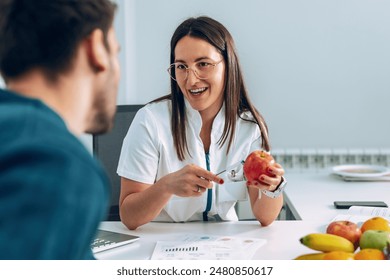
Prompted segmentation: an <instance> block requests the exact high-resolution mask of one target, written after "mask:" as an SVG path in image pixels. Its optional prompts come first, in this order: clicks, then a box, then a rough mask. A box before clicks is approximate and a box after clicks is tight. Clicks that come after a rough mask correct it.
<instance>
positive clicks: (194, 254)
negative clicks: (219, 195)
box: [151, 235, 267, 260]
mask: <svg viewBox="0 0 390 280" xmlns="http://www.w3.org/2000/svg"><path fill="white" fill-rule="evenodd" d="M266 242H267V241H266V240H265V239H258V238H249V237H248V238H246V237H236V236H213V235H184V236H181V237H179V238H178V239H177V240H175V241H158V242H157V244H156V247H155V249H154V252H153V255H152V257H151V259H152V260H243V259H245V260H249V259H251V258H252V257H253V255H254V254H255V253H256V251H257V250H258V249H259V248H260V247H261V246H263V245H264V244H266Z"/></svg>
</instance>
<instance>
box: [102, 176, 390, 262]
mask: <svg viewBox="0 0 390 280" xmlns="http://www.w3.org/2000/svg"><path fill="white" fill-rule="evenodd" d="M286 178H287V180H288V187H287V188H286V193H285V194H286V197H287V202H288V205H287V206H288V207H290V208H292V209H291V210H292V212H295V214H297V215H299V217H300V218H301V220H297V221H275V222H274V223H272V224H271V225H270V226H268V227H261V226H260V225H259V223H258V222H257V221H239V222H220V223H213V222H211V223H204V222H189V223H156V222H151V223H148V224H146V225H143V226H141V227H139V228H138V229H137V230H133V231H129V230H128V229H127V228H126V227H125V226H124V225H123V224H122V223H121V222H103V223H102V224H101V226H100V227H101V228H102V229H106V230H112V231H116V232H123V233H130V234H133V235H138V236H140V237H141V238H140V240H139V241H137V242H135V243H133V244H130V245H126V246H123V247H121V248H116V249H113V250H109V251H105V252H101V253H99V254H97V255H96V258H98V259H138V260H142V259H145V260H146V259H150V257H151V255H152V252H153V249H154V246H155V245H156V241H159V240H161V241H172V239H173V238H174V237H173V235H172V233H175V234H180V233H183V234H186V233H194V234H208V235H236V236H246V237H255V238H264V239H267V244H266V245H264V246H263V247H261V248H260V249H259V250H258V251H257V253H256V254H255V256H254V259H267V260H291V259H293V258H295V257H297V256H298V255H301V254H305V253H311V252H313V251H312V250H310V249H308V248H306V247H305V246H303V245H302V244H300V242H299V239H300V238H301V237H302V236H304V235H306V234H308V233H312V232H325V227H326V225H327V224H328V223H329V222H330V220H332V219H333V218H334V217H335V216H336V215H338V214H343V213H345V212H346V211H347V210H340V209H335V208H334V206H333V201H335V200H383V201H385V202H386V203H387V204H388V205H390V182H344V181H342V180H341V179H338V178H336V177H332V176H330V175H329V174H328V173H325V172H322V173H321V172H320V173H307V174H299V173H297V174H287V175H286Z"/></svg>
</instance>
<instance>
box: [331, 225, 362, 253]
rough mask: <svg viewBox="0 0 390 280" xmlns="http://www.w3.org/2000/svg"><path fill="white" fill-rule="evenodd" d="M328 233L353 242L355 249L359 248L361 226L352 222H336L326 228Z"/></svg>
mask: <svg viewBox="0 0 390 280" xmlns="http://www.w3.org/2000/svg"><path fill="white" fill-rule="evenodd" d="M326 233H330V234H334V235H338V236H341V237H344V238H346V239H348V240H349V241H351V242H352V243H353V244H354V245H355V249H356V248H357V247H358V246H359V239H360V236H361V235H362V232H361V230H360V228H359V226H358V225H357V224H356V223H354V222H351V221H334V222H331V223H330V224H329V225H328V227H327V228H326Z"/></svg>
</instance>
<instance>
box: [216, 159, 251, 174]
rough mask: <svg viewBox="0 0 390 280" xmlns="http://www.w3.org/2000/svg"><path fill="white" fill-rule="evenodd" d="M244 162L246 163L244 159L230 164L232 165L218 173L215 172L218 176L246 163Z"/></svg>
mask: <svg viewBox="0 0 390 280" xmlns="http://www.w3.org/2000/svg"><path fill="white" fill-rule="evenodd" d="M244 163H245V161H244V160H240V161H239V162H236V163H235V164H232V165H230V166H229V167H227V168H226V169H225V170H222V171H220V172H218V173H217V174H215V175H217V176H218V175H220V174H222V173H224V172H226V171H227V170H234V169H235V168H236V167H237V166H239V165H240V164H244Z"/></svg>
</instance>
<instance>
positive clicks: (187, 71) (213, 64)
mask: <svg viewBox="0 0 390 280" xmlns="http://www.w3.org/2000/svg"><path fill="white" fill-rule="evenodd" d="M222 61H224V59H223V58H222V59H221V60H220V61H218V62H214V63H209V62H207V63H209V64H210V66H213V67H214V68H215V67H216V66H217V65H218V64H220V63H221V62H222ZM178 63H181V64H182V65H183V66H184V67H185V68H186V73H187V75H186V77H185V79H184V80H187V79H188V73H189V72H190V70H192V72H194V74H195V76H196V77H197V78H198V79H199V80H207V79H209V77H207V78H201V77H199V74H198V73H197V72H196V70H195V69H192V68H191V67H188V66H186V65H185V64H184V63H182V62H175V63H172V64H170V65H169V67H168V69H167V72H168V75H169V77H170V78H171V79H172V80H174V81H175V82H177V79H175V78H173V77H172V75H171V72H170V71H169V70H170V69H171V68H172V66H174V65H176V64H178Z"/></svg>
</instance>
